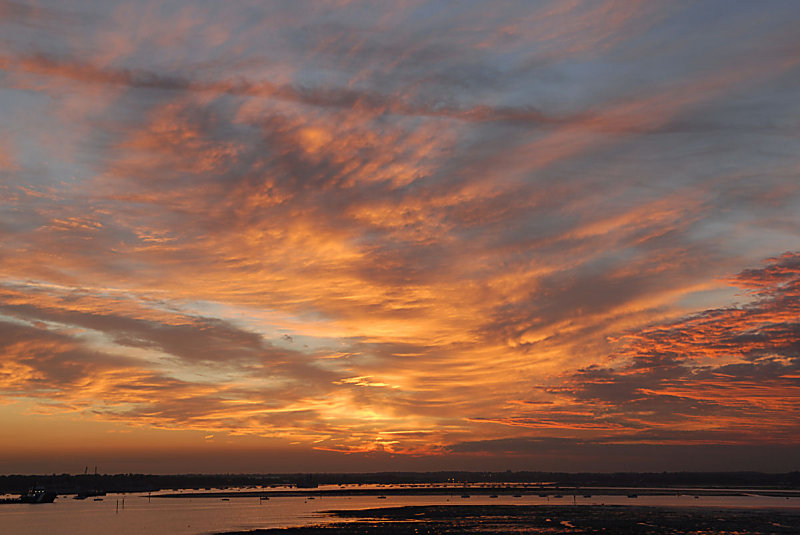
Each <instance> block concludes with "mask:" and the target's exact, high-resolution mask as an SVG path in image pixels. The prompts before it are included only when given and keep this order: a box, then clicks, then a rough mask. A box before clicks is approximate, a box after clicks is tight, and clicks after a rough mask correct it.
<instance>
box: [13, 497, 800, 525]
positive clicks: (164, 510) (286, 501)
mask: <svg viewBox="0 0 800 535" xmlns="http://www.w3.org/2000/svg"><path fill="white" fill-rule="evenodd" d="M154 496H155V494H154ZM460 496H461V495H460V492H459V491H458V490H457V489H454V494H453V495H452V496H392V495H388V496H387V497H386V498H385V499H379V498H378V497H377V496H328V497H319V496H316V497H315V499H313V500H312V499H307V498H306V497H303V496H297V497H277V498H275V497H274V498H271V499H269V500H264V501H261V500H259V499H258V498H257V497H231V498H230V499H229V500H227V501H224V500H222V499H221V498H152V499H148V497H147V496H146V495H135V494H125V495H121V494H109V495H107V496H104V497H103V501H94V500H92V499H91V498H89V499H86V500H73V499H71V497H64V496H62V497H59V498H58V499H57V500H56V501H55V503H53V504H42V505H29V504H12V505H0V533H3V534H8V535H29V534H30V535H43V534H49V533H58V534H63V535H101V534H103V535H106V534H108V533H113V534H115V535H140V534H141V533H170V534H178V535H200V534H209V533H216V532H223V531H233V530H246V529H254V528H275V527H287V526H300V525H308V524H318V523H322V522H328V521H332V520H336V521H341V520H340V519H334V518H331V517H328V516H327V515H325V514H324V513H322V511H325V510H330V509H366V508H370V507H392V506H403V505H448V504H450V505H453V504H457V505H483V504H505V505H508V504H518V505H536V504H539V505H572V504H573V497H572V495H571V494H569V495H567V494H565V495H564V496H563V497H562V498H555V497H553V496H550V497H540V496H538V495H536V494H533V495H529V494H525V495H523V496H522V497H519V498H514V497H513V496H510V495H504V494H499V496H498V497H497V498H490V497H489V496H478V495H472V496H471V497H470V498H461V497H460ZM123 500H124V506H123ZM574 503H576V504H578V505H592V504H598V505H599V504H605V505H636V506H662V507H733V508H764V509H771V508H792V509H798V510H800V496H793V497H791V498H788V499H787V498H784V497H773V496H758V495H748V496H699V497H698V498H694V495H692V494H688V495H687V494H681V495H678V496H676V495H674V494H672V495H663V496H639V497H638V498H628V497H627V496H625V495H622V496H610V495H605V496H604V495H599V494H595V495H593V496H592V497H591V498H584V497H582V496H580V495H578V496H576V497H575V498H574Z"/></svg>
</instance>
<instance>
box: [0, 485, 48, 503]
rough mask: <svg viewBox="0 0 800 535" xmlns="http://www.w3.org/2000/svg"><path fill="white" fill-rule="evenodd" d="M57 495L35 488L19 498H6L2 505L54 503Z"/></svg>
mask: <svg viewBox="0 0 800 535" xmlns="http://www.w3.org/2000/svg"><path fill="white" fill-rule="evenodd" d="M55 499H56V493H55V492H53V491H50V490H45V489H43V488H39V487H33V488H32V489H30V490H29V491H28V492H25V493H23V494H21V495H20V497H19V498H5V499H2V500H0V503H53V502H54V501H55Z"/></svg>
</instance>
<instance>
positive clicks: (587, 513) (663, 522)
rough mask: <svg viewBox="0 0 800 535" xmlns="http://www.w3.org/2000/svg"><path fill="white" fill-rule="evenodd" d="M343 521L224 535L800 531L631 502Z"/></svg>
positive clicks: (404, 513)
mask: <svg viewBox="0 0 800 535" xmlns="http://www.w3.org/2000/svg"><path fill="white" fill-rule="evenodd" d="M327 513H328V514H331V515H333V516H335V517H338V518H340V519H342V521H334V522H332V523H330V524H322V525H317V526H305V527H295V528H285V529H257V530H251V531H237V532H227V533H225V534H224V535H279V534H281V535H316V534H319V535H340V534H341V535H346V534H359V535H378V534H387V535H406V534H408V535H411V534H416V535H434V534H435V535H455V534H457V533H469V534H477V535H484V534H485V535H488V534H492V535H497V534H498V533H520V534H521V533H547V534H562V533H563V534H567V533H570V534H578V533H606V534H622V535H625V534H642V535H644V534H653V535H655V534H671V535H689V534H692V535H696V534H704V535H733V534H736V535H767V534H775V535H797V534H798V533H799V532H800V531H799V530H800V512H797V511H793V510H782V509H774V510H764V509H711V508H694V507H685V508H663V507H630V506H555V507H553V506H525V505H472V506H470V505H446V506H408V507H385V508H376V509H362V510H357V511H327Z"/></svg>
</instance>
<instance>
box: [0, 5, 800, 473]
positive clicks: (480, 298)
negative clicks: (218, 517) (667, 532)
mask: <svg viewBox="0 0 800 535" xmlns="http://www.w3.org/2000/svg"><path fill="white" fill-rule="evenodd" d="M798 20H800V4H797V3H796V2H788V1H787V2H780V1H767V2H752V3H729V2H727V1H711V2H701V3H687V2H667V1H664V2H658V1H657V2H633V1H628V0H625V1H614V0H597V1H588V0H587V1H560V0H559V1H557V0H553V1H541V2H538V1H537V2H467V3H457V4H453V3H449V2H414V1H412V2H405V1H403V2H391V3H382V2H378V3H375V2H358V1H355V2H351V1H327V0H325V1H313V2H303V1H293V2H247V1H243V2H212V1H209V2H201V1H192V2H188V1H174V2H153V3H148V2H125V1H110V2H82V1H75V2H71V1H70V2H55V1H54V2H48V1H35V2H24V1H22V0H0V121H1V124H2V125H3V127H2V129H0V357H1V358H0V422H2V423H3V433H2V435H0V473H12V472H51V471H69V472H72V471H78V470H83V467H84V465H98V464H99V465H101V467H102V468H103V469H105V470H106V471H109V472H110V471H123V472H130V471H144V472H176V471H177V472H226V471H227V472H258V471H262V472H265V471H273V472H275V471H329V472H335V471H345V470H395V469H398V470H399V469H403V470H405V469H423V470H435V469H439V468H442V469H444V468H447V469H450V468H468V469H506V468H510V469H525V470H571V471H575V470H598V471H604V470H655V471H660V470H702V469H711V470H739V469H743V470H767V471H788V470H800V453H798V451H800V449H798V446H800V252H799V251H800V138H799V137H798V132H799V131H798V125H800V99H798V84H800V33H798V31H797V23H798Z"/></svg>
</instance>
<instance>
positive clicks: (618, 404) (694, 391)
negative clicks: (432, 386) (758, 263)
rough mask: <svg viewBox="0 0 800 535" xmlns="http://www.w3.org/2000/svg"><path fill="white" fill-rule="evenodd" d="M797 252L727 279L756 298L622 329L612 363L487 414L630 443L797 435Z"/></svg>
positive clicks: (531, 426)
mask: <svg viewBox="0 0 800 535" xmlns="http://www.w3.org/2000/svg"><path fill="white" fill-rule="evenodd" d="M798 258H799V257H798V255H797V254H796V253H786V254H784V255H782V256H780V257H776V258H773V259H770V261H769V263H768V264H767V265H766V266H765V267H763V268H758V269H748V270H744V271H742V272H740V273H739V275H737V276H736V277H733V279H732V280H733V281H734V282H735V283H736V284H738V285H740V286H744V287H745V288H753V289H755V290H754V291H755V296H756V299H755V300H754V301H752V302H749V303H747V304H744V305H739V306H730V307H727V308H717V309H709V310H706V311H703V312H701V313H697V314H694V315H690V316H686V317H684V318H681V319H679V320H676V321H670V322H668V323H660V324H655V325H651V326H649V327H646V328H643V329H640V330H637V331H636V332H630V333H628V334H626V335H624V336H623V337H622V338H621V340H620V343H621V348H620V349H619V350H618V351H617V352H616V353H614V354H613V355H612V359H611V361H610V363H608V364H595V365H592V366H589V367H586V368H582V369H580V370H578V371H577V372H574V373H570V374H568V375H565V376H564V377H563V383H562V384H561V385H559V386H552V387H544V388H543V390H544V391H546V392H547V393H549V394H551V395H553V396H554V401H553V402H552V403H553V404H551V405H545V406H539V407H537V406H535V405H534V406H531V409H532V411H531V412H530V413H529V414H520V415H519V416H516V417H505V418H499V419H494V420H492V421H494V422H496V423H501V424H504V425H512V426H520V427H523V428H529V429H546V428H552V427H558V428H560V429H562V430H565V429H572V430H581V429H595V430H602V431H603V432H604V433H605V434H606V436H607V437H609V439H611V440H622V439H621V438H620V437H621V436H624V435H626V434H627V436H628V438H627V439H624V440H630V441H634V442H648V441H651V440H653V441H660V442H663V441H667V440H675V441H678V442H689V443H694V442H697V443H707V442H709V441H722V442H731V443H735V442H737V441H742V442H754V443H762V442H771V443H780V442H786V441H789V442H791V441H795V440H797V419H796V418H795V417H794V414H795V413H796V412H797V409H798V407H797V402H796V400H797V394H798V388H800V383H798V379H800V358H798V350H800V346H798V339H799V338H798V335H799V334H800V325H798V322H797V317H798V315H797V313H798V309H797V303H798V300H797V290H798V282H799V281H800V269H798V268H799V267H800V264H798ZM534 408H535V409H536V410H535V411H533V409H534ZM632 431H635V433H634V434H630V433H631V432H632ZM653 433H655V435H654V434H653ZM715 433H717V436H716V437H715V436H714V434H715Z"/></svg>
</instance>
